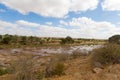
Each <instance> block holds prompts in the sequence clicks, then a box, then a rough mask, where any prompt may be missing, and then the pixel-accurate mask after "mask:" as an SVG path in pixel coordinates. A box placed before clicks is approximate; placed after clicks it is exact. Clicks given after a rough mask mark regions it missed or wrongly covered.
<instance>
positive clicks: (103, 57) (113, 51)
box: [92, 44, 120, 65]
mask: <svg viewBox="0 0 120 80" xmlns="http://www.w3.org/2000/svg"><path fill="white" fill-rule="evenodd" d="M92 62H93V63H95V62H99V63H100V64H102V65H108V64H116V63H120V45H117V44H108V45H105V46H104V47H102V48H99V49H96V50H94V51H93V54H92ZM93 65H94V64H93Z"/></svg>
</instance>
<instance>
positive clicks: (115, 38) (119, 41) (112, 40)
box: [109, 35, 120, 44]
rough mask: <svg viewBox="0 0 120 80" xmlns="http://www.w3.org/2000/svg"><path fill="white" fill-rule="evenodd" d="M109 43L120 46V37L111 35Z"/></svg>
mask: <svg viewBox="0 0 120 80" xmlns="http://www.w3.org/2000/svg"><path fill="white" fill-rule="evenodd" d="M109 43H117V44H120V35H113V36H112V37H110V38H109Z"/></svg>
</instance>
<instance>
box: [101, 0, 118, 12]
mask: <svg viewBox="0 0 120 80" xmlns="http://www.w3.org/2000/svg"><path fill="white" fill-rule="evenodd" d="M102 8H103V10H108V11H120V0H104V1H103V3H102Z"/></svg>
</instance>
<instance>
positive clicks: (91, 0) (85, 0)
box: [71, 0, 99, 12]
mask: <svg viewBox="0 0 120 80" xmlns="http://www.w3.org/2000/svg"><path fill="white" fill-rule="evenodd" d="M98 1H99V0H72V2H71V3H72V4H71V11H75V12H77V11H87V10H94V9H95V8H96V7H97V5H98Z"/></svg>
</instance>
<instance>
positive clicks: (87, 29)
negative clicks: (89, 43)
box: [69, 17, 120, 38]
mask: <svg viewBox="0 0 120 80" xmlns="http://www.w3.org/2000/svg"><path fill="white" fill-rule="evenodd" d="M69 25H70V26H73V27H75V28H76V29H78V30H79V32H80V33H82V34H83V36H82V37H87V38H92V37H93V38H108V37H109V36H111V35H113V34H120V32H119V31H120V26H119V27H117V26H115V25H114V24H112V23H110V22H105V21H104V22H96V21H93V20H92V19H90V18H86V17H82V18H73V19H72V20H71V21H70V22H69Z"/></svg>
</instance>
